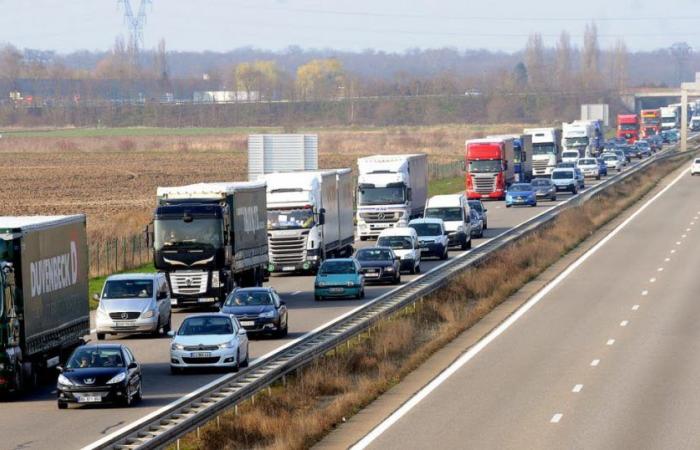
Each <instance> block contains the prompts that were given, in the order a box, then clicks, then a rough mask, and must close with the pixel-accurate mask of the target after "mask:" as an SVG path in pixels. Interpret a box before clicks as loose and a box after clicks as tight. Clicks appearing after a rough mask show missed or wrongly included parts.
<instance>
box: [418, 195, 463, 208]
mask: <svg viewBox="0 0 700 450" xmlns="http://www.w3.org/2000/svg"><path fill="white" fill-rule="evenodd" d="M464 199H465V196H464V194H448V195H434V196H432V197H430V198H429V199H428V204H427V205H426V206H427V207H428V208H435V207H440V206H461V205H462V202H463V201H464Z"/></svg>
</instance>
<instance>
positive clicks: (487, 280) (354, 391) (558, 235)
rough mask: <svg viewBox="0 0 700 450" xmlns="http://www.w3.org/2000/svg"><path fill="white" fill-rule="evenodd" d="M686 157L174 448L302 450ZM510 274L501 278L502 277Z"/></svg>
mask: <svg viewBox="0 0 700 450" xmlns="http://www.w3.org/2000/svg"><path fill="white" fill-rule="evenodd" d="M689 158H690V156H688V157H687V158H677V159H676V158H674V159H673V160H665V161H661V162H659V163H657V164H654V165H653V166H651V167H649V168H646V169H644V170H643V171H641V172H640V173H638V174H636V175H633V176H631V177H629V178H628V179H626V180H624V181H622V182H620V183H618V184H616V185H615V186H614V187H611V188H609V189H607V190H606V191H605V192H603V193H601V194H600V195H597V196H596V197H595V198H593V199H592V200H591V201H588V202H586V203H585V204H583V205H581V206H578V207H574V208H570V209H569V210H567V211H565V212H563V213H562V214H561V215H560V216H559V217H558V218H557V219H555V220H554V221H553V222H551V223H550V224H549V225H548V226H546V227H543V228H542V229H540V230H538V231H536V232H534V233H532V234H530V235H529V236H527V237H526V238H523V239H520V240H519V241H517V242H515V243H513V244H512V245H510V246H509V247H507V248H505V249H503V250H501V251H498V252H497V253H495V254H494V255H493V256H492V257H491V258H489V259H488V260H487V261H485V262H483V263H482V264H481V265H479V266H477V267H474V268H472V269H469V270H466V271H465V272H464V273H462V274H461V275H459V276H457V277H455V279H453V280H452V281H450V282H449V283H448V285H447V286H445V287H444V288H442V289H440V290H439V291H437V292H435V293H434V294H432V295H430V296H428V297H425V298H424V299H423V301H421V302H418V303H415V304H413V305H412V306H410V307H407V308H405V309H404V310H402V311H400V312H398V313H396V314H394V315H393V316H392V317H391V318H390V319H388V320H385V321H383V322H381V323H379V324H378V325H377V326H376V327H374V328H373V329H371V330H370V331H369V332H368V333H365V334H363V335H361V336H359V337H357V338H354V339H353V340H352V341H351V342H349V343H348V345H347V346H346V345H343V346H341V347H339V348H338V349H336V350H335V351H333V352H330V353H328V354H326V355H325V356H324V357H323V358H320V359H318V360H316V361H315V362H314V363H313V364H312V365H310V366H308V367H306V368H304V369H301V370H299V371H298V372H297V373H296V374H294V375H293V376H288V377H287V380H286V385H285V386H283V385H282V384H279V385H276V386H273V387H272V388H271V389H270V390H268V391H265V392H261V393H259V394H258V395H257V396H256V397H255V399H254V401H246V402H245V403H244V404H241V405H239V406H238V407H237V410H236V411H229V412H226V413H225V414H223V415H221V416H220V418H219V423H218V425H217V424H216V423H210V424H208V425H207V426H205V427H203V428H202V429H201V430H200V433H199V437H197V435H195V434H194V433H193V434H191V435H188V436H186V437H185V438H183V439H182V440H181V442H180V448H192V449H195V448H196V449H209V448H227V449H238V448H275V449H278V448H279V449H303V448H308V447H310V446H312V445H313V444H314V443H316V442H318V441H319V440H320V439H321V438H323V436H324V435H325V434H327V433H328V432H329V431H331V430H332V429H333V428H334V427H335V426H336V425H337V424H339V423H341V422H343V421H345V420H346V419H347V418H348V417H350V416H352V415H353V414H355V413H356V412H357V411H359V410H360V409H361V408H363V407H364V406H366V405H367V404H369V403H370V402H372V401H373V400H374V399H375V398H377V397H378V396H379V395H381V394H382V393H384V392H386V391H387V390H388V389H389V388H390V387H391V386H393V385H394V384H396V383H398V382H399V381H400V380H401V379H402V378H403V377H404V376H406V375H407V374H408V373H410V372H411V371H413V370H414V369H416V368H417V367H418V366H419V365H420V364H421V363H423V362H424V361H425V360H426V359H427V358H428V357H429V356H430V355H431V354H433V353H434V352H436V351H437V350H438V349H440V348H441V347H443V346H445V345H446V344H447V343H449V342H450V341H451V340H453V339H454V338H455V337H457V336H458V335H459V334H460V333H462V332H464V331H465V330H466V329H468V328H469V327H471V326H472V325H474V324H475V323H476V322H477V321H479V320H480V319H481V318H482V317H484V316H485V315H486V314H487V313H489V312H490V311H491V310H492V309H493V308H495V307H496V306H498V305H499V304H500V303H502V302H503V301H504V300H506V299H507V298H508V297H509V296H511V295H512V294H514V293H515V292H516V291H517V290H518V289H520V288H521V287H523V286H524V285H525V284H526V283H527V282H529V281H531V280H532V279H533V278H535V277H536V276H537V275H539V274H540V273H541V272H543V271H544V270H545V269H547V267H549V266H550V265H552V264H553V263H555V262H556V261H557V260H559V259H560V258H561V257H562V256H564V255H565V254H567V253H568V252H569V251H571V250H572V249H573V248H575V247H576V246H577V245H579V244H580V243H581V242H582V241H583V240H585V239H586V238H587V237H589V236H590V235H591V234H592V233H593V232H595V231H596V230H597V229H598V228H600V227H601V226H603V225H604V224H606V223H607V222H609V221H610V220H612V219H613V218H615V217H616V216H618V215H619V214H620V213H621V212H622V211H624V210H625V209H627V208H629V207H630V206H632V205H633V204H634V203H635V202H637V201H638V200H639V199H640V198H642V197H643V196H644V195H645V194H646V193H648V192H649V191H650V190H651V189H653V188H654V187H655V186H656V185H657V183H658V182H659V181H660V180H661V179H662V178H663V177H665V176H666V175H668V174H669V173H671V172H672V171H674V170H675V169H677V168H678V167H680V166H681V165H684V164H686V162H687V161H688V159H689ZM504 273H506V274H508V276H507V277H504V276H503V274H504Z"/></svg>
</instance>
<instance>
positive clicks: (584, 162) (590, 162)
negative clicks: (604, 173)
mask: <svg viewBox="0 0 700 450" xmlns="http://www.w3.org/2000/svg"><path fill="white" fill-rule="evenodd" d="M596 164H597V163H596V161H595V159H579V160H578V165H579V166H594V165H596Z"/></svg>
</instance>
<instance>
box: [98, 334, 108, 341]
mask: <svg viewBox="0 0 700 450" xmlns="http://www.w3.org/2000/svg"><path fill="white" fill-rule="evenodd" d="M105 337H106V336H105V334H104V333H97V340H98V341H104V340H105Z"/></svg>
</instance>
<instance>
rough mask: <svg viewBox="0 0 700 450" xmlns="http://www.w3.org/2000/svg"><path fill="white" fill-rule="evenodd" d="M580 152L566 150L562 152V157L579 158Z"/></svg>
mask: <svg viewBox="0 0 700 450" xmlns="http://www.w3.org/2000/svg"><path fill="white" fill-rule="evenodd" d="M578 156H579V155H578V152H564V153H562V154H561V157H562V158H578Z"/></svg>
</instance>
